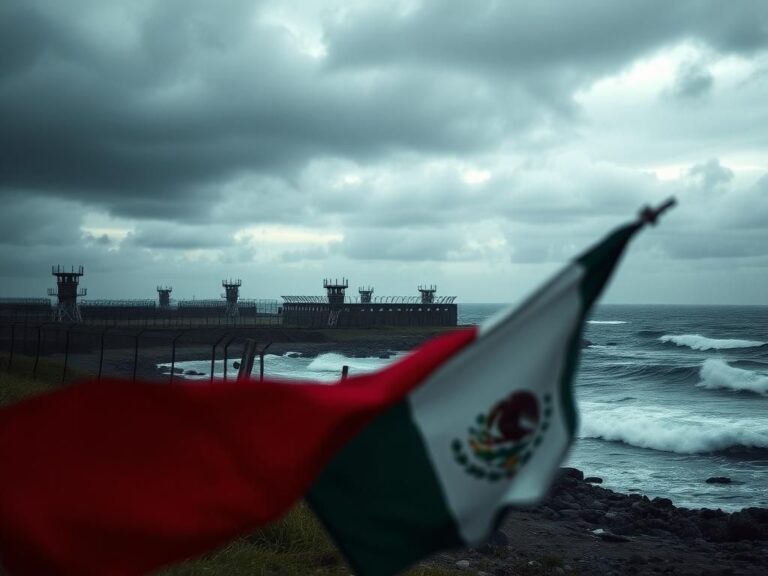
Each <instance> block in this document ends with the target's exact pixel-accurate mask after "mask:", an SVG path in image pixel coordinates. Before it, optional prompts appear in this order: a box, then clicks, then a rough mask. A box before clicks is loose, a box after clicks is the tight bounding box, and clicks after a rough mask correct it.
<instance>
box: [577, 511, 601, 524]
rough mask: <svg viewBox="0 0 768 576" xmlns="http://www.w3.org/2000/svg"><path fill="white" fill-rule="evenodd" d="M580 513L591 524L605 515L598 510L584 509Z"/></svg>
mask: <svg viewBox="0 0 768 576" xmlns="http://www.w3.org/2000/svg"><path fill="white" fill-rule="evenodd" d="M579 515H580V516H581V518H582V519H583V520H585V521H587V522H589V523H590V524H597V523H598V522H599V521H600V519H601V518H602V517H603V514H602V513H601V512H600V511H598V510H582V511H581V513H580V514H579Z"/></svg>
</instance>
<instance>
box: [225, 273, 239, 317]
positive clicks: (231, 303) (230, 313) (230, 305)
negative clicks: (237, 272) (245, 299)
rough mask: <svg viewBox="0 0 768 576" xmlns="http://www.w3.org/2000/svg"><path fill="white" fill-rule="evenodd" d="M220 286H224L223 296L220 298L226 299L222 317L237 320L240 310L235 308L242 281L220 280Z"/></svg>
mask: <svg viewBox="0 0 768 576" xmlns="http://www.w3.org/2000/svg"><path fill="white" fill-rule="evenodd" d="M221 285H222V286H224V294H222V295H221V297H222V298H226V299H227V307H226V308H225V309H224V316H225V317H226V318H238V317H239V316H240V309H239V308H238V307H237V299H238V298H240V286H242V285H243V282H242V280H240V279H239V278H238V279H237V280H232V279H231V278H230V279H229V280H222V281H221Z"/></svg>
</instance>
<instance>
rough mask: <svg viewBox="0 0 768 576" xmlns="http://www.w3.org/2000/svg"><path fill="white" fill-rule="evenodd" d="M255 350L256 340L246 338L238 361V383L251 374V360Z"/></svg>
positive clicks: (254, 355)
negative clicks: (241, 355)
mask: <svg viewBox="0 0 768 576" xmlns="http://www.w3.org/2000/svg"><path fill="white" fill-rule="evenodd" d="M256 348H257V344H256V340H254V339H253V338H246V340H245V348H244V349H243V357H242V358H241V359H240V369H239V370H238V372H237V380H238V382H239V381H240V380H243V379H245V378H249V377H250V376H251V372H252V371H253V360H254V358H255V357H256Z"/></svg>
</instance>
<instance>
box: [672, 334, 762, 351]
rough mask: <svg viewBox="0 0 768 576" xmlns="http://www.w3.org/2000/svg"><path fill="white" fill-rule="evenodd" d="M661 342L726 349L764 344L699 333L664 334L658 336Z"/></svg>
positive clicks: (698, 347) (699, 348) (704, 348)
mask: <svg viewBox="0 0 768 576" xmlns="http://www.w3.org/2000/svg"><path fill="white" fill-rule="evenodd" d="M659 341H661V342H665V343H666V342H671V343H672V344H676V345H677V346H687V347H688V348H692V349H693V350H727V349H732V348H756V347H758V346H765V344H766V343H765V342H758V341H757V340H738V339H718V338H707V337H706V336H702V335H701V334H680V335H675V334H665V335H664V336H662V337H661V338H659Z"/></svg>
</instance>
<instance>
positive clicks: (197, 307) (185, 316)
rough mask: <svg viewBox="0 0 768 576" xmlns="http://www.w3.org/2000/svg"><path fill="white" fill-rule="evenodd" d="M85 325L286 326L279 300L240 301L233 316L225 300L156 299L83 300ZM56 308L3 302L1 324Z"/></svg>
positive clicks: (40, 319) (35, 319) (47, 316)
mask: <svg viewBox="0 0 768 576" xmlns="http://www.w3.org/2000/svg"><path fill="white" fill-rule="evenodd" d="M79 309H80V315H81V316H82V324H84V325H88V326H105V327H106V326H115V325H118V326H124V327H139V326H140V327H144V328H184V327H186V328H191V327H199V326H221V327H224V326H232V327H239V326H275V325H279V324H281V323H282V315H281V313H282V309H281V307H280V306H279V304H278V301H277V300H240V301H239V302H238V303H237V307H236V309H235V310H236V312H235V313H234V314H232V313H231V311H230V310H228V308H227V303H226V302H224V301H221V300H181V301H178V302H174V303H173V304H172V305H171V306H168V307H162V306H158V305H157V303H156V302H154V301H153V300H83V301H82V302H80V304H79ZM55 310H56V306H55V304H54V305H51V302H50V300H48V299H44V298H42V299H41V298H31V299H21V298H14V299H0V321H1V322H4V323H31V324H39V323H44V322H47V321H49V320H51V319H52V318H53V317H54V312H55Z"/></svg>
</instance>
